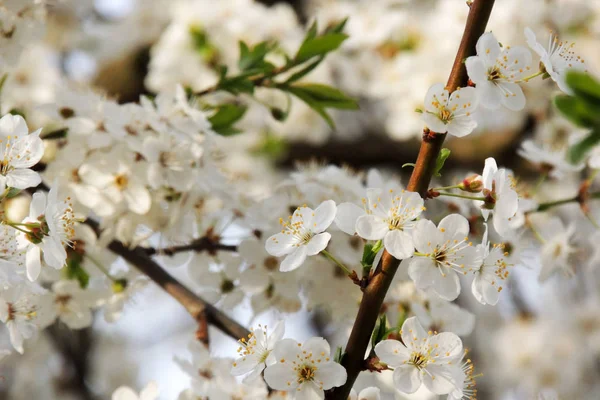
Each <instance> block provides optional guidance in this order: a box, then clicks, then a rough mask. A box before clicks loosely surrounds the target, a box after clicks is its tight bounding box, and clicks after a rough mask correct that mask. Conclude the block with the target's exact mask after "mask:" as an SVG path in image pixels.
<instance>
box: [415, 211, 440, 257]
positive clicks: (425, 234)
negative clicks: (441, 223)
mask: <svg viewBox="0 0 600 400" xmlns="http://www.w3.org/2000/svg"><path fill="white" fill-rule="evenodd" d="M412 237H413V244H414V246H415V248H416V249H417V251H418V252H419V253H430V252H431V251H432V250H433V248H434V247H435V246H436V245H437V244H439V243H441V242H442V233H441V232H440V230H439V229H438V228H437V227H436V226H435V224H434V223H433V222H431V221H430V220H428V219H421V220H419V221H417V223H416V224H415V227H414V228H413V231H412Z"/></svg>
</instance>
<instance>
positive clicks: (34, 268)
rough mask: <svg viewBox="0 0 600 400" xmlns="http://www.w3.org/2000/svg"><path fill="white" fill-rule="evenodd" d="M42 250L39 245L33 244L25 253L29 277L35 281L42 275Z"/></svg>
mask: <svg viewBox="0 0 600 400" xmlns="http://www.w3.org/2000/svg"><path fill="white" fill-rule="evenodd" d="M40 257H41V251H40V248H39V247H37V246H33V245H32V246H31V247H30V248H29V250H27V253H26V254H25V266H26V268H27V278H28V279H29V280H30V281H31V282H33V281H35V280H37V278H38V277H39V276H40V271H41V270H42V262H41V260H40Z"/></svg>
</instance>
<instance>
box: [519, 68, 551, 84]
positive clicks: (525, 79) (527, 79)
mask: <svg viewBox="0 0 600 400" xmlns="http://www.w3.org/2000/svg"><path fill="white" fill-rule="evenodd" d="M545 73H546V71H542V70H539V71H538V72H536V73H535V74H532V75H529V76H526V77H525V78H523V79H521V80H518V81H517V82H516V83H520V82H529V81H530V80H531V79H533V78H537V77H538V76H540V75H544V74H545Z"/></svg>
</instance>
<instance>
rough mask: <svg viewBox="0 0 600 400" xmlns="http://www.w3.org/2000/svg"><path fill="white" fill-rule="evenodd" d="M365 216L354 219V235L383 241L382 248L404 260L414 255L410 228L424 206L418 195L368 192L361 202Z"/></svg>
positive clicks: (372, 190) (392, 190)
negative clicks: (364, 208) (364, 209)
mask: <svg viewBox="0 0 600 400" xmlns="http://www.w3.org/2000/svg"><path fill="white" fill-rule="evenodd" d="M363 204H365V206H366V210H367V211H366V215H362V216H360V217H359V218H358V219H357V220H356V233H357V234H358V236H360V237H362V238H363V239H367V240H383V245H384V247H385V249H386V250H387V251H388V252H389V253H390V254H391V255H393V256H394V257H396V258H398V259H403V258H407V257H410V256H411V255H412V254H413V252H414V246H413V241H412V237H411V234H410V231H411V229H412V228H413V226H414V225H415V219H416V218H418V217H419V216H420V215H421V213H422V212H423V210H424V209H425V207H424V206H423V199H422V198H421V196H420V195H419V194H418V193H415V192H408V191H404V190H401V191H396V190H394V189H388V190H383V189H368V190H367V198H366V199H363Z"/></svg>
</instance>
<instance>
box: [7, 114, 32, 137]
mask: <svg viewBox="0 0 600 400" xmlns="http://www.w3.org/2000/svg"><path fill="white" fill-rule="evenodd" d="M28 133H29V129H27V123H26V122H25V119H24V118H23V117H22V116H20V115H12V114H6V115H5V116H3V117H2V118H0V135H1V136H4V137H6V136H24V135H27V134H28Z"/></svg>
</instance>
